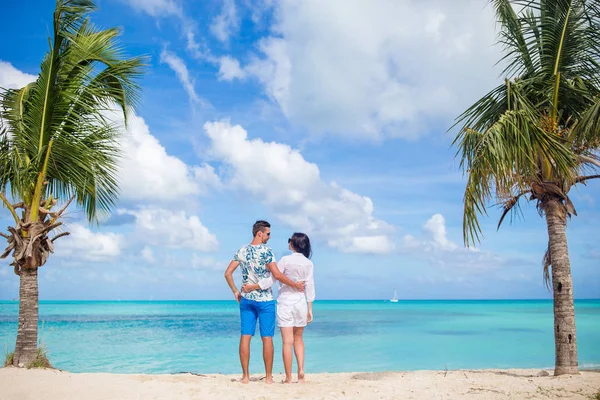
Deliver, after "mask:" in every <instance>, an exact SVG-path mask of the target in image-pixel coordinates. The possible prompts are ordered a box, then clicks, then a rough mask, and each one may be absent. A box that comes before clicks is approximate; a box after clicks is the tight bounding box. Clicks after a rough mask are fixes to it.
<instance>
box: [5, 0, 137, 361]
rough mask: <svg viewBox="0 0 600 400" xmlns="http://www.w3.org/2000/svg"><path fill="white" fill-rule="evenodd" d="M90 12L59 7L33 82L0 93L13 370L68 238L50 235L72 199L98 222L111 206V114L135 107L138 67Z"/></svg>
mask: <svg viewBox="0 0 600 400" xmlns="http://www.w3.org/2000/svg"><path fill="white" fill-rule="evenodd" d="M94 9H95V5H94V3H93V2H92V1H89V0H57V1H56V10H55V11H54V19H53V22H54V24H53V28H54V36H53V38H50V39H49V42H50V49H49V51H48V52H47V53H46V55H45V57H44V59H43V61H42V64H41V71H40V73H39V75H38V77H37V80H36V81H35V82H32V83H30V84H28V85H27V86H25V87H24V88H22V89H19V90H3V91H2V92H1V94H0V96H1V97H0V104H1V106H2V109H1V110H0V124H1V125H0V199H1V200H2V202H3V204H4V206H5V207H6V208H8V210H9V211H10V213H11V215H12V217H13V218H14V222H15V225H14V226H10V227H8V234H6V233H2V232H0V234H1V235H2V236H3V237H4V238H6V239H7V241H8V247H6V250H5V251H4V253H3V254H1V255H0V257H2V258H5V257H7V256H9V255H10V254H11V253H12V256H13V258H14V261H13V262H12V264H11V265H12V266H13V267H14V272H15V274H17V275H19V277H20V288H19V297H20V304H19V325H18V332H17V342H16V348H15V354H14V357H13V365H15V366H27V365H28V364H30V363H31V362H32V361H33V360H34V359H35V357H36V353H37V329H38V281H37V276H38V268H39V267H41V266H42V265H44V264H45V263H46V260H47V259H48V257H49V255H50V253H52V252H53V250H54V244H53V242H54V241H55V240H56V239H58V238H60V237H63V236H66V235H68V234H69V233H68V232H62V233H58V234H55V235H54V237H53V238H50V237H49V235H51V234H52V232H53V231H54V230H55V229H56V228H58V227H59V226H60V225H61V224H62V222H60V221H59V219H60V218H61V216H62V215H63V213H64V211H65V210H66V208H67V207H68V206H69V204H70V203H71V202H72V201H73V200H75V201H76V203H77V204H78V205H79V206H80V207H81V208H82V209H83V210H84V211H85V214H86V217H87V219H88V220H89V221H90V222H98V221H99V219H100V218H101V217H103V216H106V215H108V212H109V210H110V208H111V207H112V206H113V205H114V203H115V201H116V199H117V194H118V184H117V180H116V175H115V174H116V171H117V163H118V156H119V143H118V135H119V132H120V126H119V125H118V124H117V123H114V122H111V112H112V110H114V109H119V110H121V111H122V112H123V114H124V115H125V116H126V115H127V112H128V111H129V109H130V108H131V107H132V106H133V105H134V104H135V103H136V100H137V96H138V91H139V90H138V86H137V85H136V83H135V80H136V79H137V78H138V77H140V75H141V71H142V68H143V64H144V60H143V58H140V57H135V58H125V57H124V55H123V52H122V49H121V48H120V47H119V46H118V43H117V41H116V39H117V36H118V35H119V31H118V30H117V29H116V28H112V29H106V30H100V29H98V28H96V27H95V26H94V25H92V24H91V23H90V21H89V19H88V18H87V14H89V13H90V12H91V11H93V10H94ZM112 120H113V121H114V118H112ZM11 198H12V201H10V200H9V199H11ZM59 202H60V203H61V207H60V208H58V207H57V204H58V203H59ZM55 207H56V208H55ZM20 209H22V211H21V212H20V213H19V212H18V210H20Z"/></svg>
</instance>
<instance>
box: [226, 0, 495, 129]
mask: <svg viewBox="0 0 600 400" xmlns="http://www.w3.org/2000/svg"><path fill="white" fill-rule="evenodd" d="M492 11H493V10H492V9H491V7H490V6H486V3H485V2H482V1H480V0H457V1H447V0H432V1H420V0H406V1H396V0H376V1H372V2H369V3H368V4H366V3H365V2H364V1H360V0H332V1H325V2H323V1H319V0H309V1H293V0H282V1H280V2H275V4H274V12H273V15H274V25H273V26H272V32H273V34H272V36H270V37H266V38H263V39H262V40H261V41H260V43H259V44H258V52H257V53H256V54H254V55H253V56H252V55H250V56H249V58H250V61H249V62H248V63H246V65H245V66H244V67H243V71H244V73H237V74H224V73H222V72H220V77H221V78H222V79H235V78H243V77H244V76H245V75H246V74H248V75H250V76H253V77H255V78H256V79H257V80H258V81H259V82H261V83H262V84H263V86H264V89H265V91H266V93H267V94H268V95H269V96H270V97H271V98H272V99H273V100H274V101H275V102H276V103H277V104H278V105H279V106H280V107H281V109H282V111H283V113H284V114H285V115H286V116H287V117H288V118H290V119H291V120H293V121H296V122H297V123H300V124H302V125H305V126H307V127H309V128H311V129H312V130H313V131H315V132H332V133H338V134H340V135H353V136H363V137H364V136H367V137H379V136H381V135H385V136H401V137H415V136H417V135H419V134H421V133H423V132H425V131H426V130H427V128H428V127H429V126H428V124H430V123H431V121H432V120H433V121H435V120H441V121H443V123H444V124H447V123H448V122H449V121H450V120H451V118H453V117H454V116H456V113H457V112H459V111H460V110H461V108H463V107H464V106H465V105H467V104H468V103H470V102H472V101H474V100H475V99H476V98H477V97H478V96H481V95H483V94H484V92H482V90H486V89H488V88H490V89H491V87H492V85H494V83H495V81H496V79H497V72H494V71H493V70H492V69H491V67H492V66H493V65H494V63H495V62H496V61H497V60H498V58H499V51H500V49H499V48H498V47H493V46H492V44H493V43H494V40H495V37H494V26H495V24H494V19H493V13H492ZM230 64H231V63H230ZM482 66H484V67H485V68H482Z"/></svg>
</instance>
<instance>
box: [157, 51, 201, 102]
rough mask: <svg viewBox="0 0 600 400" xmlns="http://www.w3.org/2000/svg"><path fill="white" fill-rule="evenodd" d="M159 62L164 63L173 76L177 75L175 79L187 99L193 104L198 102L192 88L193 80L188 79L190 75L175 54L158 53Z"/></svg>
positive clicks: (198, 99)
mask: <svg viewBox="0 0 600 400" xmlns="http://www.w3.org/2000/svg"><path fill="white" fill-rule="evenodd" d="M160 62H162V63H166V64H167V65H168V66H169V67H170V68H171V69H172V70H173V71H175V74H177V78H178V79H179V82H181V84H182V85H183V88H184V89H185V91H186V92H187V94H188V96H189V98H190V100H191V101H193V102H196V103H197V102H199V101H200V98H199V97H198V95H197V94H196V89H195V88H194V85H195V83H194V80H193V79H192V78H191V77H190V73H189V71H188V69H187V66H186V65H185V62H183V60H182V59H181V58H179V57H177V56H176V55H175V54H173V53H171V52H170V51H167V50H163V51H162V52H161V53H160Z"/></svg>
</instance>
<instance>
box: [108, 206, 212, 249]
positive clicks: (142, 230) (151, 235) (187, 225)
mask: <svg viewBox="0 0 600 400" xmlns="http://www.w3.org/2000/svg"><path fill="white" fill-rule="evenodd" d="M117 213H118V214H129V215H133V216H134V217H135V224H134V226H135V230H136V236H137V237H139V238H140V241H142V242H143V243H144V244H146V245H151V246H161V247H168V248H173V249H191V250H197V251H202V252H210V251H216V250H217V249H218V247H219V242H218V241H217V238H216V236H215V235H214V234H212V233H211V232H210V231H209V230H208V228H206V227H205V226H204V225H203V224H202V222H200V219H199V218H198V217H197V216H195V215H187V214H186V213H185V212H184V211H171V210H167V209H162V208H157V207H143V208H138V209H135V210H125V209H121V210H118V211H117ZM142 256H143V257H144V259H146V260H151V259H154V255H153V253H152V252H151V251H148V249H143V250H142Z"/></svg>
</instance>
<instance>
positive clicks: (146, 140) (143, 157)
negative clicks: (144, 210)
mask: <svg viewBox="0 0 600 400" xmlns="http://www.w3.org/2000/svg"><path fill="white" fill-rule="evenodd" d="M122 148H123V152H124V154H123V157H122V160H121V166H120V173H119V182H120V187H121V197H122V198H123V199H126V200H132V201H136V200H146V201H151V202H161V201H168V200H172V199H178V198H181V197H185V196H192V195H200V194H204V193H205V192H206V191H207V189H208V188H210V187H219V186H220V180H219V178H218V176H217V175H216V173H215V171H214V169H213V168H212V167H211V166H210V165H206V164H204V165H201V166H198V165H197V166H189V165H187V164H186V163H184V162H183V161H181V160H180V159H179V158H177V157H175V156H172V155H170V154H168V153H167V151H166V149H165V148H164V147H163V146H162V145H161V144H160V142H159V141H158V139H156V137H154V136H153V135H152V134H150V129H149V128H148V125H146V123H145V121H144V119H143V118H141V117H138V116H135V115H134V116H132V117H131V118H130V119H129V120H128V126H127V132H126V134H125V135H123V143H122Z"/></svg>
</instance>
